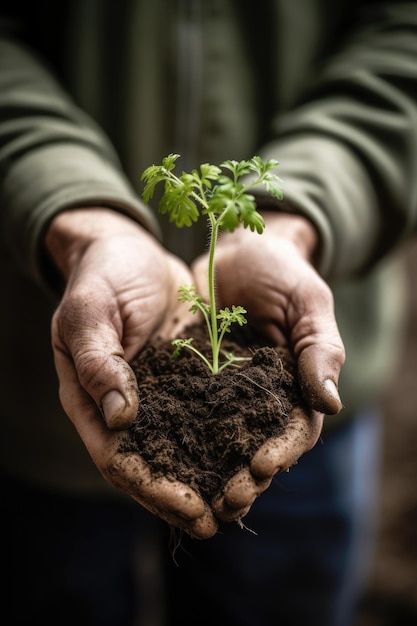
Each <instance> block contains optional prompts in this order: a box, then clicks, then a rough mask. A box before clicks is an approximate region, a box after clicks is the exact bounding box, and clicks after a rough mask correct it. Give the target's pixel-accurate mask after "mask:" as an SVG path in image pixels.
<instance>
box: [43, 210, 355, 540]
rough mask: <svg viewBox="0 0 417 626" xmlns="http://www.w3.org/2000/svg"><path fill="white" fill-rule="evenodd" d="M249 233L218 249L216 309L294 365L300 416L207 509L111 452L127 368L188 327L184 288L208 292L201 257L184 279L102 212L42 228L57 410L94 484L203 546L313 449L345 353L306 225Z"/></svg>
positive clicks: (126, 398) (123, 411) (336, 403)
mask: <svg viewBox="0 0 417 626" xmlns="http://www.w3.org/2000/svg"><path fill="white" fill-rule="evenodd" d="M256 237H257V235H254V234H253V233H250V232H247V231H243V230H242V229H240V230H239V229H238V230H237V231H236V232H235V233H231V234H227V236H225V237H224V238H223V239H222V240H221V242H220V245H219V247H218V256H217V257H216V258H217V292H218V295H219V303H218V304H219V305H220V306H230V305H231V304H233V303H238V304H241V305H242V306H245V308H246V309H247V310H248V311H249V312H250V318H251V319H250V321H251V322H252V323H254V324H256V325H257V326H258V327H259V328H260V329H262V330H263V331H264V332H266V333H267V334H268V335H269V336H270V338H271V341H272V342H273V343H275V344H277V345H283V344H286V345H288V344H289V345H290V347H291V349H292V351H293V353H294V355H295V357H296V359H297V360H298V361H297V362H298V376H299V381H300V385H301V388H302V391H303V394H304V399H305V402H306V406H307V407H309V408H308V409H307V410H306V411H305V412H304V411H296V412H294V414H293V420H292V423H291V426H290V428H289V429H288V431H287V432H286V433H285V435H284V436H283V437H280V438H279V439H272V440H270V441H268V442H267V443H266V444H265V445H264V446H263V447H262V448H261V449H260V450H259V451H258V452H257V453H256V455H255V457H254V458H253V460H252V463H251V467H250V468H248V469H247V470H242V471H241V472H239V473H238V474H237V475H235V476H234V477H233V478H232V479H231V480H230V481H229V483H228V484H227V486H226V488H225V490H224V494H222V495H219V497H217V498H215V500H214V502H213V503H207V502H203V500H202V499H201V497H200V496H199V495H198V494H197V493H196V492H194V491H193V490H192V489H191V488H190V487H189V486H187V485H184V484H182V483H180V482H172V481H170V480H168V479H164V478H157V477H155V476H153V475H152V473H151V471H150V468H149V466H148V465H147V463H146V462H145V461H144V460H143V459H142V458H140V457H138V456H132V455H122V454H120V453H119V452H118V448H119V444H120V442H121V438H122V437H123V432H122V431H123V429H124V428H127V427H128V426H129V425H130V424H131V423H132V421H133V420H134V419H135V417H136V415H137V411H138V406H139V402H140V398H139V397H138V388H137V384H136V380H135V378H134V375H133V372H132V370H131V368H130V366H129V365H128V363H129V361H130V360H131V359H132V358H133V357H134V356H135V354H137V352H138V351H139V350H140V349H141V347H143V345H144V344H145V342H146V341H147V340H148V339H149V338H152V336H154V335H156V334H159V335H161V336H163V337H167V338H171V337H174V336H176V335H177V334H178V332H179V330H180V329H181V328H182V327H184V326H185V325H187V324H188V323H190V322H191V321H195V318H194V317H193V316H192V314H191V313H189V312H188V310H187V308H188V307H187V306H184V305H183V304H182V303H179V302H178V298H177V295H178V294H177V291H178V287H179V286H180V285H182V284H190V283H194V284H196V286H197V291H198V292H199V293H200V294H204V293H206V284H205V276H206V263H207V260H206V258H205V257H202V258H200V259H199V260H198V261H197V262H196V264H195V265H194V267H193V274H191V272H190V270H189V269H188V268H187V267H186V266H185V265H184V264H183V263H182V262H181V261H180V260H179V259H177V258H175V257H173V256H172V255H170V254H168V253H167V252H166V251H165V250H164V249H163V248H162V246H160V244H159V243H157V242H156V240H155V239H154V238H153V237H152V236H150V235H149V234H148V233H147V232H146V231H144V230H143V229H142V227H140V226H139V225H138V224H136V223H135V222H133V221H131V220H129V219H128V218H126V217H124V216H122V215H119V214H118V213H115V212H113V211H111V210H107V209H102V208H97V209H95V210H93V209H91V208H89V209H88V210H83V209H82V208H80V209H77V210H71V211H66V212H63V213H62V214H60V215H58V216H57V217H55V218H54V220H53V221H52V223H51V225H50V228H49V231H48V233H47V236H46V242H45V243H46V249H47V251H48V253H49V255H50V256H51V258H52V260H53V261H54V263H55V265H56V267H57V268H58V270H60V272H61V273H62V275H63V277H64V279H65V281H66V289H65V292H64V294H63V297H62V300H61V303H60V306H59V307H58V309H57V310H56V312H55V315H54V318H53V321H52V345H53V350H54V358H55V365H56V370H57V374H58V378H59V381H60V398H61V402H62V405H63V407H64V409H65V411H66V413H67V414H68V416H69V418H70V419H71V421H72V422H73V424H74V426H75V428H76V429H77V431H78V433H79V435H80V437H81V439H82V440H83V442H84V445H85V446H86V448H87V450H88V452H89V454H90V456H91V458H92V460H93V461H94V463H95V464H96V466H97V468H98V469H99V471H100V472H101V473H102V475H103V476H104V478H105V479H106V480H107V481H108V482H109V483H110V484H112V485H113V486H115V487H117V488H119V489H122V490H123V491H125V492H126V493H128V494H129V495H130V496H131V497H132V498H133V499H134V500H136V501H137V502H139V503H140V504H141V505H142V506H143V507H145V508H146V509H148V510H149V511H151V512H153V513H154V514H155V515H157V516H159V517H160V518H162V519H164V520H166V521H167V522H168V523H169V524H172V525H174V526H176V527H179V528H182V529H183V530H184V531H186V532H188V533H189V534H191V535H192V536H194V537H197V538H200V539H207V538H209V537H211V536H212V535H214V534H215V533H216V531H217V526H218V521H219V520H225V521H231V520H240V519H241V518H242V517H243V516H244V515H246V513H247V512H248V511H249V509H250V507H251V505H252V503H253V501H254V500H255V499H256V497H257V496H258V495H259V494H260V493H262V492H263V491H264V490H265V489H267V488H268V486H269V484H270V481H271V479H272V477H273V476H274V475H275V474H276V473H277V472H279V471H284V470H285V469H287V468H288V467H290V466H291V465H292V464H293V463H294V462H295V461H296V460H297V459H298V458H299V457H300V456H301V455H302V454H303V453H304V452H306V451H307V450H309V449H310V448H311V447H312V446H313V445H314V444H315V443H316V441H317V439H318V437H319V435H320V431H321V426H322V422H323V413H327V414H332V413H337V412H338V411H339V410H340V409H341V408H342V404H341V401H340V398H339V395H338V392H337V381H338V376H339V371H340V368H341V366H342V364H343V362H344V349H343V344H342V341H341V339H340V336H339V333H338V330H337V325H336V321H335V319H334V313H333V300H332V295H331V292H330V289H329V288H328V287H327V285H326V284H325V282H324V281H323V280H322V279H321V278H320V277H319V276H318V274H317V273H316V271H315V270H314V267H313V266H312V264H311V262H310V260H309V259H310V258H312V257H313V255H314V250H315V247H316V245H317V237H316V234H315V231H314V229H313V227H312V226H311V225H310V224H309V223H308V222H307V221H306V220H304V218H300V217H297V216H292V215H279V214H271V215H270V216H267V229H266V230H265V233H264V234H263V235H262V237H263V239H262V246H259V240H256Z"/></svg>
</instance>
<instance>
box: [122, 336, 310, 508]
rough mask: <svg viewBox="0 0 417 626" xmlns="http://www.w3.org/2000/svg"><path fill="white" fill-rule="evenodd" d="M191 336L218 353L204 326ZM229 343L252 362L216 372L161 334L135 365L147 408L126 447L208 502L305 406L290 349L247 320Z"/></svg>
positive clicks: (227, 346)
mask: <svg viewBox="0 0 417 626" xmlns="http://www.w3.org/2000/svg"><path fill="white" fill-rule="evenodd" d="M185 336H186V337H191V336H192V337H193V338H194V341H193V345H195V346H196V347H198V348H199V350H200V351H202V352H203V353H204V354H205V355H206V356H207V357H210V348H209V344H208V339H207V333H206V330H205V327H204V326H203V325H195V326H193V327H191V328H189V329H187V331H186V333H185ZM248 346H250V347H248ZM223 348H224V350H225V351H227V352H233V354H235V355H236V356H245V357H250V360H248V361H244V364H243V365H241V366H240V367H230V366H229V367H227V368H225V369H224V370H223V371H222V372H221V373H219V374H216V375H211V374H210V373H209V371H208V369H207V367H206V365H205V364H204V363H203V361H202V360H201V359H200V358H199V357H198V356H197V355H195V354H194V353H193V352H191V351H190V350H187V349H183V350H182V352H181V354H180V356H179V357H178V358H177V359H174V358H173V356H172V353H173V346H172V344H171V342H170V341H162V340H157V341H154V342H152V343H148V344H147V345H146V346H145V347H144V349H143V350H142V351H141V352H140V354H139V355H138V356H137V357H136V359H135V360H134V361H133V363H132V364H131V365H132V367H133V371H134V372H135V375H136V377H137V380H138V384H139V394H140V408H139V413H138V415H137V418H136V421H135V422H134V424H133V425H132V426H131V427H130V429H129V430H128V431H127V433H126V434H127V436H126V439H125V441H124V444H123V449H122V451H123V452H125V453H126V452H129V453H130V452H133V453H138V454H140V455H141V456H142V457H143V458H144V459H145V460H146V461H147V462H148V463H149V465H150V466H151V468H152V471H153V472H154V473H155V474H157V475H158V474H161V475H164V476H167V477H171V478H173V479H177V480H180V481H183V482H184V483H186V484H188V485H190V486H191V487H192V488H193V489H194V490H195V491H197V492H198V493H199V494H200V495H201V496H202V497H203V498H204V499H205V500H206V501H211V500H212V498H213V496H215V495H216V494H218V493H219V492H221V490H222V488H223V487H224V485H225V484H226V482H227V481H228V480H229V479H230V478H231V477H232V476H233V475H234V474H236V472H238V471H239V470H240V469H242V468H243V467H245V466H247V465H248V464H249V462H250V460H251V459H252V457H253V455H254V453H255V452H256V451H257V450H258V449H259V447H260V446H261V445H262V444H263V443H264V442H265V441H266V440H267V439H269V438H270V437H277V436H280V435H281V434H282V433H283V432H284V430H285V428H286V424H287V422H288V419H289V415H290V412H291V410H292V409H293V408H294V407H295V406H297V405H299V404H301V396H300V391H299V388H298V384H297V382H296V378H295V371H294V362H293V360H292V358H291V356H290V354H289V352H288V351H287V350H285V349H283V348H272V347H270V346H268V345H267V342H266V341H265V340H262V338H260V337H259V336H255V335H254V334H253V332H252V331H251V330H250V329H248V327H247V326H245V327H243V328H238V330H237V331H235V332H232V333H230V334H228V335H227V337H226V339H225V340H224V342H223Z"/></svg>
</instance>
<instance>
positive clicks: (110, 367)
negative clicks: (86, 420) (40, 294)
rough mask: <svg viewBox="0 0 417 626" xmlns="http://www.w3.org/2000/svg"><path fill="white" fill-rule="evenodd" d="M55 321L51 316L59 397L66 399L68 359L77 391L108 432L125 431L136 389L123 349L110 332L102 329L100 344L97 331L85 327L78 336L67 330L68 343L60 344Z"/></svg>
mask: <svg viewBox="0 0 417 626" xmlns="http://www.w3.org/2000/svg"><path fill="white" fill-rule="evenodd" d="M58 320H59V318H58V316H57V314H55V316H54V318H53V321H52V337H53V341H52V347H53V352H54V361H55V368H56V371H57V375H58V379H59V383H60V388H61V393H63V394H64V395H66V390H67V388H69V387H70V381H69V380H68V376H67V371H68V369H67V366H66V364H67V361H68V358H70V359H71V360H72V362H73V364H74V368H75V371H76V374H77V379H78V381H79V385H80V387H82V388H83V389H84V390H85V391H86V392H87V393H88V394H89V395H90V397H91V398H92V399H93V400H94V402H95V403H96V405H97V406H98V407H99V409H100V411H101V413H102V415H103V418H104V421H105V423H106V425H107V426H108V428H110V429H112V430H121V429H124V428H127V427H128V426H129V425H130V424H131V423H132V422H133V420H134V419H135V418H136V415H137V411H138V405H139V397H138V386H137V381H136V377H135V375H134V373H133V371H132V369H131V367H130V366H129V364H128V363H127V362H126V361H125V359H124V358H123V349H122V347H121V345H120V343H119V341H118V338H117V336H116V333H115V331H114V329H112V330H111V329H109V328H108V327H106V329H105V332H106V335H105V337H106V341H105V342H101V340H100V331H99V329H98V328H97V327H96V328H94V332H92V331H91V328H88V327H87V328H83V330H82V332H80V328H79V327H78V328H77V331H76V332H71V329H69V328H68V327H67V329H66V335H67V336H68V337H70V339H69V340H68V341H66V342H63V341H62V338H61V335H60V333H59V332H58V326H59V321H58ZM73 330H75V329H73ZM64 408H65V407H64Z"/></svg>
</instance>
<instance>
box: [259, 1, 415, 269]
mask: <svg viewBox="0 0 417 626" xmlns="http://www.w3.org/2000/svg"><path fill="white" fill-rule="evenodd" d="M372 7H373V9H372V11H373V12H372V13H371V12H370V13H369V16H368V17H366V15H365V16H362V18H361V19H358V21H357V24H359V26H357V27H356V28H355V32H352V33H351V36H350V38H349V39H348V40H347V41H346V43H345V45H344V46H343V47H341V48H340V50H339V52H338V54H335V55H334V56H333V57H332V58H331V59H330V60H329V61H328V62H327V63H326V65H325V66H324V67H323V70H322V72H321V74H320V78H319V80H317V81H316V83H315V85H314V86H313V89H312V90H311V92H310V95H309V97H308V99H305V102H304V103H303V105H302V106H299V107H298V108H297V109H295V110H293V111H292V112H291V113H288V114H287V115H283V116H278V117H277V119H276V120H273V123H272V134H271V136H272V137H273V139H272V140H271V141H270V142H269V143H268V144H267V145H265V146H264V148H263V149H262V150H261V151H260V153H261V156H262V157H263V158H271V157H274V158H276V159H278V160H279V161H280V167H279V174H280V176H281V177H282V179H283V189H284V198H285V201H286V203H287V204H288V205H290V206H291V207H292V210H294V211H295V212H299V213H302V214H304V215H305V216H307V217H308V218H309V219H311V220H312V222H313V223H314V224H315V226H316V228H317V230H318V231H319V233H320V238H321V241H322V246H321V253H320V258H319V260H318V263H319V269H320V272H321V273H322V274H323V275H324V276H326V278H336V277H339V276H349V275H353V274H358V273H361V272H364V271H366V269H367V268H369V267H370V266H371V265H372V264H373V263H375V262H376V261H377V260H378V259H379V258H380V257H381V256H383V254H385V253H386V251H387V250H390V249H391V248H393V247H394V246H395V245H397V243H398V242H400V241H401V240H402V239H403V238H405V237H407V236H408V235H409V233H410V232H412V231H413V230H415V229H416V227H417V218H416V213H415V198H416V197H417V179H416V176H415V172H416V171H417V95H416V94H417V64H416V62H415V59H416V58H417V4H416V3H415V2H412V3H411V2H409V3H393V2H392V3H372ZM276 208H277V209H278V210H279V209H280V207H279V205H278V204H277V205H276Z"/></svg>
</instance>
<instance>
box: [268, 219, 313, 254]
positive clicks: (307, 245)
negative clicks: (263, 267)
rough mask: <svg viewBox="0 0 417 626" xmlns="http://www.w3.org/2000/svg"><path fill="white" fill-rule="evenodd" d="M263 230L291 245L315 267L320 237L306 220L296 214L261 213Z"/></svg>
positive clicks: (311, 223)
mask: <svg viewBox="0 0 417 626" xmlns="http://www.w3.org/2000/svg"><path fill="white" fill-rule="evenodd" d="M262 216H263V218H264V220H265V229H266V230H268V232H270V233H272V234H273V235H275V236H276V237H279V238H282V239H285V240H286V241H289V242H291V243H293V244H294V245H295V246H296V247H297V249H298V250H299V252H300V253H301V254H302V256H303V257H304V258H305V259H307V260H308V261H309V262H310V263H312V264H313V265H315V259H316V258H317V256H318V253H319V247H320V236H319V233H318V231H317V229H316V227H315V226H314V224H313V222H311V221H310V220H309V219H308V218H306V217H304V216H303V215H300V214H297V213H281V212H278V211H266V212H262Z"/></svg>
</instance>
